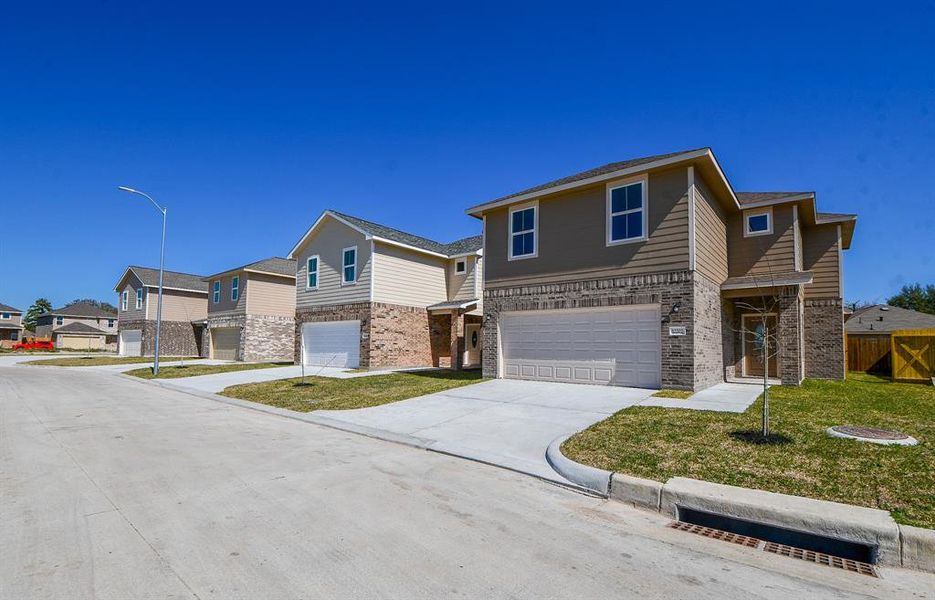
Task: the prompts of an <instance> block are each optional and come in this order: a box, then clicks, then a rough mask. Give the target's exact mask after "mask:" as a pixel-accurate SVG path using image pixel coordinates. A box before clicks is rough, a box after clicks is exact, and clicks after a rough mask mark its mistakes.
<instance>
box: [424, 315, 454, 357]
mask: <svg viewBox="0 0 935 600" xmlns="http://www.w3.org/2000/svg"><path fill="white" fill-rule="evenodd" d="M429 337H430V342H431V344H432V366H435V367H450V366H451V315H450V314H444V313H443V314H433V315H429Z"/></svg>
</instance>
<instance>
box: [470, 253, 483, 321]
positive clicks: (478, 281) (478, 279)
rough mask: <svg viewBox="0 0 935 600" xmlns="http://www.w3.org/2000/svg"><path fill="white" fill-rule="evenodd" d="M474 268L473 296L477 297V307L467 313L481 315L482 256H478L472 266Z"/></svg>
mask: <svg viewBox="0 0 935 600" xmlns="http://www.w3.org/2000/svg"><path fill="white" fill-rule="evenodd" d="M474 269H475V280H474V287H475V292H474V294H475V295H474V297H475V298H477V308H475V309H474V310H472V311H471V312H470V313H468V314H472V315H482V314H484V257H483V256H479V257H478V258H477V262H476V263H475V266H474Z"/></svg>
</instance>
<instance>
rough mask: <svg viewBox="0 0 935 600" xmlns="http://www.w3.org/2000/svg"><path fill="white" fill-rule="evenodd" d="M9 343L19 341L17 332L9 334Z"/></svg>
mask: <svg viewBox="0 0 935 600" xmlns="http://www.w3.org/2000/svg"><path fill="white" fill-rule="evenodd" d="M10 341H11V342H16V341H19V332H18V331H11V332H10Z"/></svg>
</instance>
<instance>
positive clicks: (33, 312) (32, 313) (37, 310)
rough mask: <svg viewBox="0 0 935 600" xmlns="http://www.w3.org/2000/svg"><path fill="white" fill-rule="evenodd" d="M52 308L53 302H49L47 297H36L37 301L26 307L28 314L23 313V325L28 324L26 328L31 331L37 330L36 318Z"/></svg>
mask: <svg viewBox="0 0 935 600" xmlns="http://www.w3.org/2000/svg"><path fill="white" fill-rule="evenodd" d="M50 310H52V303H51V302H49V301H48V300H47V299H46V298H36V301H35V302H33V303H32V306H30V307H29V308H28V309H26V314H25V315H23V325H25V326H26V329H28V330H29V331H33V332H34V331H36V319H38V318H39V315H41V314H42V313H46V312H49V311H50Z"/></svg>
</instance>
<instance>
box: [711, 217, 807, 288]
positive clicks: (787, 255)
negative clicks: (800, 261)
mask: <svg viewBox="0 0 935 600" xmlns="http://www.w3.org/2000/svg"><path fill="white" fill-rule="evenodd" d="M792 223H793V215H792V205H789V204H787V205H779V206H773V233H771V234H769V235H758V236H752V237H744V235H743V229H744V217H743V214H741V213H735V214H732V215H731V217H730V220H729V223H728V230H727V235H728V259H729V272H730V276H731V277H742V276H744V275H764V274H768V273H787V272H789V271H794V270H795V239H794V238H795V233H794V228H793V224H792Z"/></svg>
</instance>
